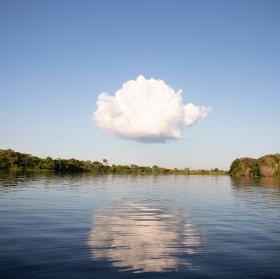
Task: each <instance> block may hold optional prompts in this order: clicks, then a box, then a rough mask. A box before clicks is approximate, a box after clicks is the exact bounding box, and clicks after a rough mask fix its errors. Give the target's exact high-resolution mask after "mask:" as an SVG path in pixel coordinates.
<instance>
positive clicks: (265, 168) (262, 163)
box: [229, 154, 280, 177]
mask: <svg viewBox="0 0 280 279" xmlns="http://www.w3.org/2000/svg"><path fill="white" fill-rule="evenodd" d="M229 173H230V175H231V176H245V177H261V176H280V154H274V155H266V156H263V157H261V158H258V159H252V158H240V159H236V160H234V161H233V162H232V164H231V167H230V172H229Z"/></svg>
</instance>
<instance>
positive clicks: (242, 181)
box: [231, 176, 280, 188]
mask: <svg viewBox="0 0 280 279" xmlns="http://www.w3.org/2000/svg"><path fill="white" fill-rule="evenodd" d="M231 181H232V185H233V186H234V187H237V188H238V187H239V188H242V187H244V186H246V187H249V186H265V187H276V188H279V187H280V177H234V176H233V177H231Z"/></svg>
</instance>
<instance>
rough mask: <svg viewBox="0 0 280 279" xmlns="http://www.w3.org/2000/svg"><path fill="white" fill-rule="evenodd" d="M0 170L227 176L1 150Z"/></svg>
mask: <svg viewBox="0 0 280 279" xmlns="http://www.w3.org/2000/svg"><path fill="white" fill-rule="evenodd" d="M0 169H7V170H29V169H32V170H50V171H56V172H66V173H74V172H91V173H95V174H102V173H116V174H185V175H189V174H194V175H225V174H227V172H226V171H223V170H219V169H217V168H216V169H212V170H190V169H188V168H186V169H182V170H181V169H168V168H162V167H158V166H156V165H154V166H153V167H147V166H137V165H134V164H133V165H130V166H128V165H111V166H110V165H109V163H108V160H106V159H103V160H102V163H101V162H98V161H94V162H91V161H80V160H76V159H52V158H51V157H47V158H45V159H42V158H38V157H35V156H32V155H30V154H24V153H19V152H15V151H13V150H11V149H7V150H1V149H0Z"/></svg>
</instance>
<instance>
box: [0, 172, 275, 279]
mask: <svg viewBox="0 0 280 279" xmlns="http://www.w3.org/2000/svg"><path fill="white" fill-rule="evenodd" d="M0 278H28V279H30V278H105V279H106V278H109V279H110V278H280V180H279V179H272V178H267V179H255V180H250V179H247V180H246V179H236V180H233V179H231V178H230V177H227V176H129V175H127V176H106V175H104V176H92V175H53V174H47V173H45V174H44V173H41V174H34V173H33V174H32V173H31V174H17V175H16V174H8V173H0Z"/></svg>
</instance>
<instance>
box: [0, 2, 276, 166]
mask: <svg viewBox="0 0 280 279" xmlns="http://www.w3.org/2000/svg"><path fill="white" fill-rule="evenodd" d="M279 14H280V1H268V0H266V1H265V0H263V1H257V0H254V1H246V0H242V1H237V0H236V1H183V0H182V1H155V0H154V1H143V0H142V1H28V0H26V1H13V0H7V1H4V0H2V1H0V148H12V149H14V150H17V151H20V152H25V153H32V154H35V155H37V156H42V157H45V156H48V155H50V156H53V157H60V158H69V157H74V158H77V159H89V160H101V159H103V158H106V159H108V160H109V162H110V163H127V164H139V165H140V164H145V165H154V164H158V165H161V166H167V167H180V168H184V167H190V168H214V167H219V168H225V169H227V168H229V165H230V162H231V161H232V160H233V159H234V158H236V157H245V156H253V157H258V156H261V155H264V154H268V153H277V152H280V125H279V123H280V16H279ZM138 75H144V76H145V77H146V78H155V79H162V80H164V81H165V82H166V83H167V84H169V85H170V86H172V87H173V88H174V90H176V91H177V90H179V89H182V90H183V93H182V95H183V100H184V102H185V103H187V102H193V103H194V104H198V105H204V106H208V107H212V111H211V112H210V113H209V115H208V117H207V119H206V120H205V121H203V122H200V123H198V124H196V125H194V126H192V127H187V128H185V129H184V131H183V136H184V139H183V140H175V141H170V142H168V143H140V142H137V141H134V140H127V139H123V138H120V137H118V136H116V135H114V134H112V133H108V132H106V131H103V130H101V129H99V128H98V127H97V126H96V123H95V122H94V121H93V120H92V115H93V112H94V111H95V110H96V100H97V96H98V95H99V94H100V92H102V91H106V92H109V93H110V94H114V93H115V91H116V90H117V89H119V88H120V87H121V85H122V84H123V83H124V82H126V81H127V80H131V79H136V78H137V76H138Z"/></svg>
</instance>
